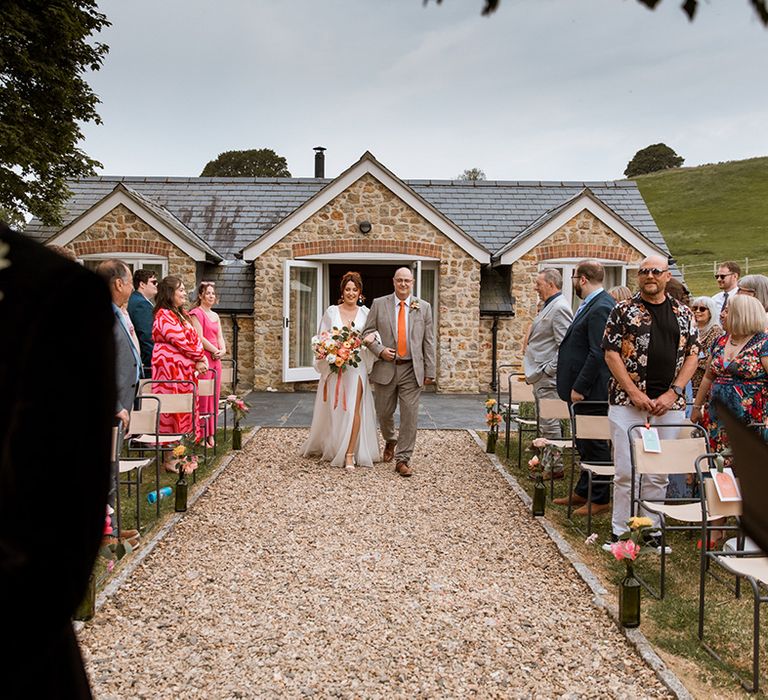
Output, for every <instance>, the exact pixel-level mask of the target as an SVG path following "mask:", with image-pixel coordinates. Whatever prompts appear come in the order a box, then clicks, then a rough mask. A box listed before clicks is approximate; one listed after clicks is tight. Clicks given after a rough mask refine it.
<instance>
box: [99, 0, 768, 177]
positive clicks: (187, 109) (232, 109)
mask: <svg viewBox="0 0 768 700" xmlns="http://www.w3.org/2000/svg"><path fill="white" fill-rule="evenodd" d="M482 4H483V3H482V0H444V2H443V4H442V5H440V6H438V5H436V4H434V3H433V2H430V4H429V5H427V6H426V7H425V6H424V5H423V4H422V0H218V1H214V0H183V1H182V0H159V1H158V0H131V1H130V2H126V1H125V0H109V1H104V2H101V3H100V9H101V11H102V12H104V13H105V14H106V15H107V17H108V18H109V20H110V21H111V22H112V24H113V26H112V27H111V28H110V29H108V30H106V31H104V32H102V34H101V36H100V39H101V40H102V41H104V42H105V43H107V44H108V45H109V46H110V47H111V50H110V53H109V54H108V56H107V58H106V61H105V65H104V67H103V68H102V70H101V71H99V72H97V73H95V74H93V75H91V76H89V82H90V84H91V85H92V87H93V88H94V90H95V92H96V93H97V94H98V95H99V97H100V98H101V100H102V104H101V105H100V110H99V111H100V114H101V116H102V118H103V120H104V124H103V125H101V126H95V125H87V126H85V128H84V133H85V136H86V139H85V144H84V148H85V150H86V152H87V153H88V154H89V155H90V156H92V157H94V158H96V159H97V160H99V161H101V162H102V163H103V164H104V168H103V170H102V171H101V174H109V175H182V176H196V175H199V174H200V172H201V170H202V169H203V166H204V165H205V163H206V162H207V161H208V160H211V159H213V158H215V157H216V155H218V154H219V153H220V152H222V151H226V150H232V149H247V148H262V147H268V148H272V149H274V150H275V151H276V152H277V153H278V154H280V155H282V156H285V158H286V159H287V160H288V168H289V169H290V171H291V174H292V175H293V176H295V177H311V176H312V175H313V152H312V148H313V146H318V145H320V146H325V147H326V148H327V149H328V152H327V154H326V175H328V176H335V175H337V174H339V173H340V172H341V171H342V170H344V169H345V168H347V167H348V166H349V165H350V164H351V163H353V162H354V161H355V160H357V159H358V158H359V157H360V155H362V154H363V153H364V152H365V151H366V150H370V151H371V152H372V153H373V154H374V155H375V156H376V157H377V158H378V159H379V160H380V161H381V162H382V163H383V164H384V165H385V166H387V167H389V168H390V169H391V170H392V171H393V172H394V173H395V174H396V175H398V176H400V177H403V178H440V179H448V178H452V177H456V176H457V175H458V174H459V173H461V172H462V171H463V170H464V169H465V168H471V167H478V168H481V169H482V170H483V171H485V173H486V175H487V177H488V179H499V180H502V179H503V180H604V179H612V178H621V177H622V173H623V171H624V168H625V167H626V164H627V162H628V161H629V159H630V158H631V157H632V156H633V155H634V153H635V152H636V151H637V150H638V149H640V148H643V147H645V146H647V145H649V144H652V143H658V142H664V143H666V144H667V145H669V146H671V147H672V148H674V149H675V150H676V151H677V153H678V154H680V155H681V156H683V157H684V158H685V159H686V160H685V164H686V165H699V164H702V163H711V162H718V161H722V160H734V159H741V158H748V157H752V156H763V155H768V129H767V128H766V125H767V124H768V89H766V74H767V72H768V71H766V68H768V29H765V28H763V27H762V25H761V24H760V23H759V22H758V21H757V20H756V18H755V17H754V13H753V11H752V9H751V7H750V6H749V3H748V2H747V0H709V2H707V1H706V0H704V1H703V2H702V3H701V6H700V9H699V16H698V17H697V18H696V21H695V22H693V23H689V22H688V20H687V18H686V16H685V15H684V13H683V12H682V11H681V10H680V9H679V6H680V4H681V0H663V1H662V2H661V4H660V6H659V7H657V9H656V10H655V11H654V12H651V11H649V10H648V9H646V8H645V7H644V6H642V5H640V4H639V3H638V2H637V1H636V0H501V5H500V8H499V10H498V11H497V12H496V13H495V14H493V15H491V16H490V17H481V16H480V10H481V8H482Z"/></svg>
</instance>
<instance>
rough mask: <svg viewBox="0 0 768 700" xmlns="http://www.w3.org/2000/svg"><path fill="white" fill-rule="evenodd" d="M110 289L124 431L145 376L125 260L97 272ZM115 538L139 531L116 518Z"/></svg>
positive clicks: (134, 537)
mask: <svg viewBox="0 0 768 700" xmlns="http://www.w3.org/2000/svg"><path fill="white" fill-rule="evenodd" d="M97 272H98V273H99V274H100V275H101V276H102V277H103V278H104V280H105V281H106V283H107V285H108V286H109V291H110V294H111V295H112V312H113V313H114V315H115V321H114V326H113V331H114V335H115V384H116V388H117V404H116V407H115V419H116V420H119V421H122V423H123V428H124V429H125V430H128V421H129V418H130V414H131V410H132V408H133V402H134V400H135V398H136V391H137V389H138V385H139V377H140V376H141V355H140V354H139V351H138V350H137V349H136V346H135V345H134V344H133V340H131V336H130V333H129V331H128V326H127V325H126V322H125V320H124V317H123V312H122V310H121V309H122V307H124V306H125V305H126V304H127V303H128V299H129V298H130V296H131V292H133V279H132V278H131V270H130V268H129V267H128V266H127V265H126V264H125V263H124V262H123V261H122V260H114V259H113V260H105V261H104V262H103V263H101V264H100V265H99V267H98V269H97ZM117 478H118V475H117V474H116V473H115V472H114V471H113V474H112V479H111V480H110V486H109V499H108V502H109V505H110V506H111V507H112V508H114V507H115V495H116V494H115V490H116V488H117ZM112 532H113V537H112V538H106V539H107V540H108V542H107V543H111V541H112V540H114V541H115V542H116V541H117V537H118V535H119V537H120V538H121V539H124V540H129V541H130V542H131V544H132V545H135V544H136V541H137V538H138V535H139V533H138V531H137V530H124V531H122V532H120V533H118V530H117V518H113V529H112Z"/></svg>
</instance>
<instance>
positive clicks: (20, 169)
mask: <svg viewBox="0 0 768 700" xmlns="http://www.w3.org/2000/svg"><path fill="white" fill-rule="evenodd" d="M106 26H109V22H108V21H107V18H106V16H105V15H103V14H101V13H100V12H98V11H97V1H96V0H50V1H49V2H29V1H25V0H3V2H2V3H0V207H2V208H3V210H4V214H5V216H6V217H7V218H10V219H11V220H16V221H18V219H19V217H22V216H23V213H24V212H28V213H31V214H33V215H34V216H37V217H39V218H40V219H42V221H43V222H45V223H47V224H55V223H59V222H60V220H61V209H62V207H63V205H64V202H65V201H66V199H67V197H68V196H69V192H68V190H67V187H66V180H67V179H69V178H79V177H84V176H87V175H93V174H94V172H95V168H96V167H97V166H100V165H101V164H100V163H98V162H97V161H95V160H92V159H91V158H89V157H88V156H87V155H86V154H85V153H83V151H81V150H80V149H79V148H77V143H78V142H79V141H80V140H81V139H82V137H83V135H82V132H81V131H80V124H83V123H87V122H95V123H97V124H99V123H101V119H100V118H99V115H98V114H97V113H96V105H97V104H98V103H99V99H98V98H97V97H96V95H95V94H94V93H93V91H92V90H91V88H90V87H89V86H88V84H87V83H86V82H85V80H84V78H83V74H84V73H85V71H86V70H92V71H96V70H99V68H101V64H102V62H103V60H104V57H105V56H106V54H107V52H108V51H109V47H107V46H105V45H104V44H101V43H98V42H96V43H94V42H89V38H90V37H92V36H93V35H94V34H96V33H98V32H100V31H101V30H102V28H104V27H106Z"/></svg>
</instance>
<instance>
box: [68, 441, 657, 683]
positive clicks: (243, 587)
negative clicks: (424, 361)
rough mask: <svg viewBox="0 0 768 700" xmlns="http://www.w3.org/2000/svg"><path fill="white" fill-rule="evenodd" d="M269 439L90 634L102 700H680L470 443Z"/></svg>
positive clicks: (224, 480)
mask: <svg viewBox="0 0 768 700" xmlns="http://www.w3.org/2000/svg"><path fill="white" fill-rule="evenodd" d="M305 435H306V431H305V430H298V429H290V430H288V429H283V430H280V429H272V430H261V431H259V432H258V433H257V435H256V437H255V438H254V440H253V441H252V442H251V443H250V444H249V445H248V447H247V449H246V450H245V451H244V452H243V453H242V454H241V455H240V456H239V457H238V458H237V459H236V460H235V461H234V462H233V463H232V464H231V465H230V466H229V467H228V469H227V470H226V471H225V472H224V473H223V474H222V475H221V476H220V477H219V479H218V480H217V482H216V483H215V484H214V485H213V486H212V487H211V489H210V490H209V492H208V493H207V494H206V495H205V496H204V497H203V498H202V499H200V500H199V501H198V502H197V504H196V505H195V507H194V509H192V510H190V511H189V513H188V514H187V516H186V517H185V518H184V519H183V520H182V521H181V522H180V523H179V525H178V526H177V527H176V528H175V529H174V530H173V531H172V532H171V534H170V535H169V536H168V537H166V538H165V539H164V540H163V541H162V542H161V543H160V544H159V546H158V547H157V548H156V549H155V551H154V552H152V554H151V555H150V556H149V557H148V558H147V560H146V561H145V562H144V563H143V564H142V565H141V566H140V567H139V568H138V569H137V571H136V572H135V574H134V575H133V577H132V578H131V579H130V580H129V581H128V583H127V584H126V585H125V586H124V587H123V588H122V589H121V590H120V592H119V593H118V595H117V596H115V597H114V598H112V599H111V600H110V601H109V602H108V603H107V604H106V605H105V606H104V607H103V608H102V609H101V610H100V611H99V613H98V615H97V617H96V619H95V620H94V621H93V622H92V623H90V624H88V625H87V626H86V627H85V629H84V630H83V632H82V633H81V642H82V646H83V652H84V655H85V658H86V663H87V666H88V669H89V673H90V676H91V679H92V683H93V686H94V692H95V694H96V697H97V698H112V697H120V698H129V697H130V698H133V697H140V698H144V697H179V698H198V697H199V698H232V697H266V698H270V697H329V696H330V697H345V698H346V697H350V698H351V697H386V698H392V697H402V698H417V697H464V696H468V695H474V696H477V697H494V696H495V697H506V698H533V697H537V698H550V697H563V698H577V697H578V698H586V697H594V698H597V697H600V698H605V697H616V698H627V697H632V698H642V697H669V693H668V691H667V690H666V689H665V688H664V687H663V686H662V685H661V684H660V683H659V681H658V680H657V679H656V677H655V675H654V674H653V672H652V671H651V670H650V669H649V668H647V667H646V666H645V665H644V664H643V663H642V661H641V660H640V659H639V657H638V656H637V655H636V654H635V652H634V651H633V649H632V648H631V647H630V646H629V645H628V644H627V642H626V641H625V640H624V638H623V637H622V635H621V634H620V633H619V632H618V630H617V629H616V628H615V627H614V626H613V624H612V623H611V622H610V620H609V619H608V617H607V616H606V615H605V613H603V612H602V611H599V610H598V609H597V608H595V607H594V606H592V605H591V604H590V603H589V602H587V601H588V600H589V591H588V589H587V587H586V586H585V584H584V583H583V582H582V581H581V579H579V578H578V576H577V575H576V573H575V572H574V571H573V569H572V568H571V567H570V566H569V565H568V564H567V563H566V562H565V561H564V560H563V559H562V557H561V556H560V554H559V553H558V552H557V550H556V549H555V547H554V545H553V544H552V543H551V542H550V541H549V539H548V538H547V537H546V535H545V534H544V532H543V531H542V530H541V528H540V527H539V526H538V525H537V524H536V523H535V522H533V521H532V519H531V517H530V515H529V513H528V512H527V510H526V509H525V508H524V507H523V506H522V505H521V504H520V502H519V501H518V500H517V498H516V497H515V496H514V495H513V494H511V493H510V491H509V488H508V487H507V486H506V484H505V483H504V482H503V480H502V478H501V477H500V476H499V475H498V474H496V473H495V472H494V471H493V470H492V469H491V468H490V467H489V466H488V464H487V463H486V461H485V459H486V458H485V456H484V455H483V454H482V452H481V451H480V450H479V449H478V447H477V445H476V444H475V442H474V441H473V439H472V438H471V436H469V435H468V434H467V433H466V432H463V431H421V432H420V433H419V439H418V442H417V446H416V454H415V455H414V459H413V465H414V467H415V476H414V477H413V478H411V479H403V478H401V477H398V476H397V475H396V474H395V473H394V469H393V468H392V466H391V465H379V466H377V467H376V468H374V469H373V470H365V469H358V470H356V471H355V472H354V473H352V474H347V473H346V472H345V471H344V470H343V469H334V468H330V467H328V466H327V465H326V464H318V463H316V462H314V461H312V460H306V459H302V458H299V457H298V456H297V445H299V444H301V442H302V441H303V439H304V437H305Z"/></svg>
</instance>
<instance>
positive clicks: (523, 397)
mask: <svg viewBox="0 0 768 700" xmlns="http://www.w3.org/2000/svg"><path fill="white" fill-rule="evenodd" d="M509 400H510V402H513V403H534V402H535V401H536V397H535V396H534V395H533V387H532V386H531V385H530V384H526V383H525V382H523V381H520V380H519V379H517V378H516V377H515V376H514V375H511V374H510V375H509Z"/></svg>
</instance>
